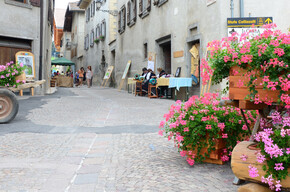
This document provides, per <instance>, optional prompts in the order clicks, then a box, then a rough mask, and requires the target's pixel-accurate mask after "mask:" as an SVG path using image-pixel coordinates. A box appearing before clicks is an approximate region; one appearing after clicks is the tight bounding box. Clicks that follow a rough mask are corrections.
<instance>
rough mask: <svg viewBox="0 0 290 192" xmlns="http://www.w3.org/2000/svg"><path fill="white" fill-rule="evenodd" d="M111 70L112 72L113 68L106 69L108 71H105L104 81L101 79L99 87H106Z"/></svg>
mask: <svg viewBox="0 0 290 192" xmlns="http://www.w3.org/2000/svg"><path fill="white" fill-rule="evenodd" d="M113 70H114V66H109V67H108V69H107V71H106V73H105V76H104V79H103V82H102V85H101V87H106V85H107V83H108V81H109V79H110V78H111V75H112V72H113Z"/></svg>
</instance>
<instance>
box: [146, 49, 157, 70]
mask: <svg viewBox="0 0 290 192" xmlns="http://www.w3.org/2000/svg"><path fill="white" fill-rule="evenodd" d="M155 64H156V54H155V53H152V52H149V53H148V64H147V69H152V71H154V70H155Z"/></svg>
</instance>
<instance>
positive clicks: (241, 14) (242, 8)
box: [240, 0, 244, 17]
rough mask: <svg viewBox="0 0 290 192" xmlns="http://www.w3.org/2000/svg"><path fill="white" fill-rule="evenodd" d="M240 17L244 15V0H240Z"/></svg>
mask: <svg viewBox="0 0 290 192" xmlns="http://www.w3.org/2000/svg"><path fill="white" fill-rule="evenodd" d="M240 17H244V0H240Z"/></svg>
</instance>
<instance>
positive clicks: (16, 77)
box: [15, 72, 26, 82]
mask: <svg viewBox="0 0 290 192" xmlns="http://www.w3.org/2000/svg"><path fill="white" fill-rule="evenodd" d="M15 80H16V81H17V80H19V81H21V82H22V81H26V75H25V73H24V72H23V73H22V74H21V75H17V76H15Z"/></svg>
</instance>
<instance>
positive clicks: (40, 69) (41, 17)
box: [38, 1, 43, 80]
mask: <svg viewBox="0 0 290 192" xmlns="http://www.w3.org/2000/svg"><path fill="white" fill-rule="evenodd" d="M42 46H43V1H40V48H39V76H38V77H39V80H41V79H42V52H43V48H42Z"/></svg>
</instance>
